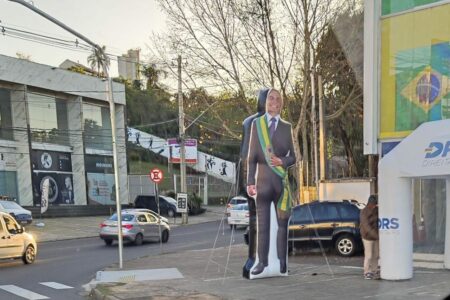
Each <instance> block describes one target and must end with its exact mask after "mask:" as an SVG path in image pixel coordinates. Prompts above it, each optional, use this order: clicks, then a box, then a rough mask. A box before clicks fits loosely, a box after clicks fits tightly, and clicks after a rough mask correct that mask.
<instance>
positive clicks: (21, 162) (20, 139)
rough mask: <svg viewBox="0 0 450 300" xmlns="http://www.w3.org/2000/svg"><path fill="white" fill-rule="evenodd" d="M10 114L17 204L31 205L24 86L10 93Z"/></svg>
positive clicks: (31, 189) (28, 142)
mask: <svg viewBox="0 0 450 300" xmlns="http://www.w3.org/2000/svg"><path fill="white" fill-rule="evenodd" d="M11 114H12V116H13V117H12V122H13V127H14V128H21V129H22V130H14V141H15V146H16V151H17V152H16V153H17V154H16V161H17V187H18V194H19V203H20V204H21V205H25V206H32V205H33V188H32V186H33V185H32V182H31V162H30V141H29V137H28V132H27V105H26V86H24V85H16V86H15V87H14V89H13V90H12V91H11Z"/></svg>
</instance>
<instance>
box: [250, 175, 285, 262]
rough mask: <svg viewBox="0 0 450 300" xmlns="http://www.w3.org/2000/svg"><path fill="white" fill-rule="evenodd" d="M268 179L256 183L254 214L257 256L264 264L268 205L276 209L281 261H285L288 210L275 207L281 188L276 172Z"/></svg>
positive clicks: (268, 242)
mask: <svg viewBox="0 0 450 300" xmlns="http://www.w3.org/2000/svg"><path fill="white" fill-rule="evenodd" d="M270 177H271V178H270V180H264V181H262V182H259V181H258V183H257V187H256V189H257V192H258V195H257V198H256V214H257V216H258V257H259V261H260V262H261V263H263V264H264V265H265V266H267V265H268V254H269V245H270V239H271V237H270V206H271V204H272V203H274V205H275V210H276V211H277V222H278V232H277V237H276V238H277V255H278V258H279V259H280V262H281V263H286V256H287V230H288V221H289V216H290V212H286V213H280V211H279V210H278V209H277V204H278V200H279V198H280V197H281V193H282V190H283V186H282V180H281V178H280V177H278V176H277V175H276V174H273V176H270Z"/></svg>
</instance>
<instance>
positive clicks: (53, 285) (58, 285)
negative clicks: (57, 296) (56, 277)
mask: <svg viewBox="0 0 450 300" xmlns="http://www.w3.org/2000/svg"><path fill="white" fill-rule="evenodd" d="M39 284H42V285H45V286H48V287H50V288H52V289H55V290H65V289H73V287H71V286H68V285H65V284H62V283H58V282H53V281H50V282H39Z"/></svg>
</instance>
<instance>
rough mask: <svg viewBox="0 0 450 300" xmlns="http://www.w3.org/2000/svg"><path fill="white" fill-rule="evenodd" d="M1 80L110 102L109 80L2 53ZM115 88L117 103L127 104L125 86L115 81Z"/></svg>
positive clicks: (0, 58) (0, 61)
mask: <svg viewBox="0 0 450 300" xmlns="http://www.w3.org/2000/svg"><path fill="white" fill-rule="evenodd" d="M0 80H4V81H8V82H14V83H18V84H26V85H28V86H34V87H38V88H43V89H47V90H51V91H58V92H63V93H66V94H71V95H76V96H82V97H88V98H92V99H98V100H101V101H107V99H106V81H104V80H103V79H101V78H97V77H93V76H88V75H83V74H79V73H75V72H71V71H67V70H63V69H59V68H56V67H52V66H47V65H42V64H38V63H34V62H30V61H28V60H24V59H17V58H14V57H9V56H5V55H0ZM102 91H105V93H102ZM113 91H114V93H113V98H114V102H115V103H117V104H122V105H125V103H126V101H125V86H124V85H123V84H121V83H117V82H113Z"/></svg>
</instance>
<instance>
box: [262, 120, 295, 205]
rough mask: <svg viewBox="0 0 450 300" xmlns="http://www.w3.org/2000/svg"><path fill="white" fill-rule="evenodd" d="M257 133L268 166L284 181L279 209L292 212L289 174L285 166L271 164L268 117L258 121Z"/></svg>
mask: <svg viewBox="0 0 450 300" xmlns="http://www.w3.org/2000/svg"><path fill="white" fill-rule="evenodd" d="M256 131H257V133H258V139H259V143H260V144H261V147H262V150H263V152H264V154H265V155H264V156H265V158H266V162H267V165H268V166H270V168H271V169H272V171H273V172H275V174H277V175H278V176H280V177H281V179H282V181H283V192H282V194H281V197H280V199H279V200H278V209H280V210H282V211H290V210H291V207H292V197H291V190H290V187H289V180H288V172H287V171H286V169H285V168H284V167H283V166H276V167H274V166H272V164H271V162H270V154H271V153H272V152H273V147H272V142H271V140H270V136H269V126H268V125H267V119H266V116H265V115H263V116H261V117H259V118H257V119H256Z"/></svg>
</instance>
